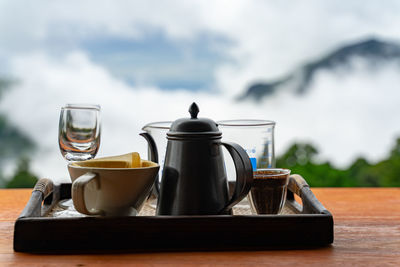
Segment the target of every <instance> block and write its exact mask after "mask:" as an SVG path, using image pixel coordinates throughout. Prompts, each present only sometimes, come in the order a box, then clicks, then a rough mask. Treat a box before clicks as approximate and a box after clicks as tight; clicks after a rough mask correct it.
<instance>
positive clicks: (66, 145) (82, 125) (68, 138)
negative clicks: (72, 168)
mask: <svg viewBox="0 0 400 267" xmlns="http://www.w3.org/2000/svg"><path fill="white" fill-rule="evenodd" d="M100 132H101V130H100V106H99V105H78V104H68V105H66V106H64V107H62V108H61V113H60V122H59V132H58V144H59V146H60V151H61V154H62V155H63V157H64V158H65V159H66V160H67V161H82V160H88V159H92V158H94V157H95V156H96V154H97V151H98V150H99V147H100Z"/></svg>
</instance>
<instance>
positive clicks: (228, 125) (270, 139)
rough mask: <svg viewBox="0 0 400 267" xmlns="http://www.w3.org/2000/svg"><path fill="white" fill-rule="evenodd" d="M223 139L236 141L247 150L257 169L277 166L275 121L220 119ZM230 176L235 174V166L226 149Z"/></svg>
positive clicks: (227, 167) (253, 165)
mask: <svg viewBox="0 0 400 267" xmlns="http://www.w3.org/2000/svg"><path fill="white" fill-rule="evenodd" d="M217 124H218V128H219V130H220V131H221V132H222V141H224V142H234V143H237V144H239V145H240V146H241V147H243V148H244V150H246V152H247V154H248V156H249V158H250V160H251V163H252V167H253V171H255V170H257V169H265V168H274V167H275V148H274V128H275V122H274V121H269V120H253V119H238V120H223V121H218V122H217ZM224 158H225V161H226V162H225V165H226V172H227V175H228V178H229V179H230V180H231V179H232V178H231V177H234V175H235V166H234V164H233V162H232V160H230V157H229V156H228V151H225V150H224Z"/></svg>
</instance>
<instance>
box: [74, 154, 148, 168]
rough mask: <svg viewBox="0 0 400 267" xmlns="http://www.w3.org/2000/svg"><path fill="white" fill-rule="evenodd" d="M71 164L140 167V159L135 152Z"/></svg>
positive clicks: (101, 166)
mask: <svg viewBox="0 0 400 267" xmlns="http://www.w3.org/2000/svg"><path fill="white" fill-rule="evenodd" d="M73 165H76V166H81V167H91V168H140V167H145V166H142V165H143V163H142V160H141V159H140V155H139V153H137V152H132V153H128V154H124V155H119V156H111V157H104V158H97V159H91V160H85V161H79V162H74V163H73Z"/></svg>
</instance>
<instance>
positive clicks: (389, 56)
mask: <svg viewBox="0 0 400 267" xmlns="http://www.w3.org/2000/svg"><path fill="white" fill-rule="evenodd" d="M354 57H361V58H365V59H368V60H369V61H370V62H371V64H378V63H380V62H386V61H389V60H396V61H398V62H399V64H400V45H399V44H397V43H394V42H388V41H382V40H380V39H377V38H369V39H366V40H364V41H359V42H355V43H351V44H348V45H344V46H341V47H339V48H337V49H336V50H334V51H332V52H330V53H327V55H326V56H323V57H321V58H320V59H318V60H314V61H310V62H308V63H306V64H303V65H302V66H301V67H300V68H298V69H296V70H295V71H293V72H292V73H289V74H287V75H285V76H283V77H281V78H279V79H276V80H272V81H269V82H260V83H255V84H253V85H252V86H250V87H249V88H248V89H247V90H246V91H245V93H244V94H243V95H242V96H240V97H239V100H243V99H253V100H257V101H259V100H260V99H261V98H263V97H266V96H269V95H272V94H273V93H275V92H276V91H278V90H279V88H280V87H282V86H287V85H289V83H293V84H294V85H292V86H294V92H295V93H297V94H304V93H306V91H307V89H308V86H309V84H310V82H311V81H312V79H313V78H314V76H315V75H316V73H317V72H318V71H320V70H323V69H334V68H336V67H338V66H343V65H348V64H350V61H351V60H352V59H353V58H354Z"/></svg>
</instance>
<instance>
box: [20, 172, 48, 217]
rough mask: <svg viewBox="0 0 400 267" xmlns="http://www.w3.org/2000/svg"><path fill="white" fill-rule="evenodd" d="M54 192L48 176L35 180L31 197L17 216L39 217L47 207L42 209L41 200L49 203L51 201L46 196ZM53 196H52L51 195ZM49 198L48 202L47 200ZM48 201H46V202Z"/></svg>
mask: <svg viewBox="0 0 400 267" xmlns="http://www.w3.org/2000/svg"><path fill="white" fill-rule="evenodd" d="M53 192H54V185H53V182H52V181H51V180H50V179H48V178H41V179H39V181H37V182H36V184H35V187H34V188H33V190H32V194H31V197H30V199H29V201H28V203H27V204H26V206H25V208H24V210H23V211H22V212H21V215H20V216H19V218H24V217H41V216H43V215H44V214H45V213H46V212H47V211H48V210H49V208H46V209H43V210H42V202H43V201H44V202H45V203H44V204H47V205H48V204H51V203H52V202H53V201H52V199H51V198H48V197H49V196H50V195H51V194H52V193H53ZM53 198H54V196H53ZM47 199H50V202H48V201H47ZM47 202H48V203H47Z"/></svg>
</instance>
